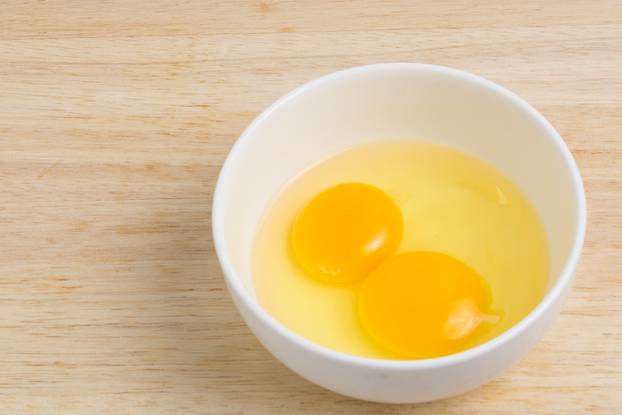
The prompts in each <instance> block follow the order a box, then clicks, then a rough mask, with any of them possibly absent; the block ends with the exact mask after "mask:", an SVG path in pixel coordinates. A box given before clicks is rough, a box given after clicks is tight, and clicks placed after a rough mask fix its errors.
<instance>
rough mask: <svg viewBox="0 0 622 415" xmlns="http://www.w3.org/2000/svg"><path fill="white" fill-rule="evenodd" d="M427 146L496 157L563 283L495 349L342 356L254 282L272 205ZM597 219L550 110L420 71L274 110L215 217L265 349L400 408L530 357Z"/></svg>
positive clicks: (367, 75)
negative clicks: (339, 157) (285, 321)
mask: <svg viewBox="0 0 622 415" xmlns="http://www.w3.org/2000/svg"><path fill="white" fill-rule="evenodd" d="M421 138H423V139H426V140H432V141H436V142H438V143H442V144H447V145H451V146H453V147H456V148H459V149H462V150H464V151H466V152H468V153H471V154H473V155H475V156H477V157H479V158H480V159H483V160H487V161H488V162H490V163H492V164H493V165H495V166H496V167H497V168H498V169H500V170H501V171H502V172H503V173H505V175H507V176H508V177H509V178H510V179H511V180H512V181H513V182H514V183H515V184H517V185H518V186H519V187H520V188H521V189H522V191H523V192H524V193H525V194H526V195H527V196H528V197H529V199H530V200H531V201H532V203H533V204H534V205H535V207H536V209H537V211H538V213H539V215H540V217H541V219H542V222H543V224H544V226H545V228H546V232H547V236H548V239H549V247H550V259H551V261H550V262H551V264H550V275H551V283H550V287H549V290H548V292H547V294H546V296H545V297H544V299H543V300H542V301H541V302H540V304H539V305H538V306H537V307H536V308H535V309H534V310H533V311H532V312H531V313H530V314H529V315H528V316H527V317H525V318H524V319H523V320H522V321H520V322H519V323H518V324H516V325H515V326H514V327H512V328H511V329H510V330H508V331H506V332H504V333H503V334H501V335H500V336H499V337H496V338H495V339H493V340H491V341H489V342H487V343H484V344H482V345H480V346H478V347H475V348H472V349H469V350H466V351H464V352H461V353H457V354H453V355H449V356H445V357H440V358H435V359H425V360H402V361H399V360H378V359H369V358H363V357H357V356H351V355H347V354H344V353H340V352H336V351H334V350H330V349H327V348H325V347H322V346H319V345H317V344H314V343H312V342H311V341H309V340H307V339H305V338H303V337H301V336H299V335H297V334H296V333H294V332H292V331H290V330H289V329H287V328H286V327H284V326H283V325H282V324H280V323H279V322H278V321H276V320H275V319H274V318H272V317H271V316H270V315H269V314H268V313H267V312H266V311H265V310H264V309H263V308H262V307H261V304H259V303H258V302H257V299H256V298H255V295H254V292H253V285H252V278H251V250H252V246H253V239H254V237H255V233H256V229H257V227H258V223H259V221H260V219H261V217H262V214H263V213H264V211H265V209H266V208H267V207H268V205H269V203H270V201H271V200H272V199H273V198H274V197H275V196H276V195H277V194H278V192H279V191H280V190H281V189H282V188H283V186H284V185H285V184H286V183H287V182H288V180H290V179H291V178H293V177H294V176H296V175H297V174H298V173H299V172H300V171H302V170H303V169H305V168H307V167H309V166H310V165H312V164H314V163H316V162H317V161H319V160H322V159H324V158H326V157H327V156H330V155H333V154H335V153H337V152H339V151H341V150H345V149H347V148H350V147H352V146H354V145H357V144H361V143H364V142H368V141H375V140H382V139H393V140H394V139H421ZM585 222H586V208H585V195H584V192H583V184H582V181H581V177H580V174H579V171H578V169H577V166H576V164H575V162H574V160H573V158H572V155H571V154H570V151H569V150H568V148H567V147H566V145H565V144H564V142H563V140H562V139H561V137H560V136H559V134H558V133H557V132H556V131H555V129H554V128H553V127H552V126H551V125H550V124H549V123H548V122H547V121H546V120H545V119H544V117H543V116H542V115H540V113H538V112H537V111H536V110H535V109H534V108H532V107H531V106H530V105H529V104H527V103H526V102H525V101H523V100H522V99H521V98H519V97H518V96H516V95H514V94H513V93H512V92H509V91H508V90H506V89H504V88H502V87H500V86H498V85H496V84H494V83H492V82H490V81H487V80H485V79H482V78H480V77H477V76H474V75H471V74H468V73H466V72H462V71H459V70H455V69H450V68H445V67H440V66H433V65H423V64H408V63H396V64H380V65H370V66H363V67H358V68H352V69H347V70H344V71H340V72H336V73H333V74H330V75H327V76H324V77H322V78H320V79H317V80H315V81H312V82H309V83H307V84H305V85H303V86H301V87H300V88H298V89H296V90H294V91H292V92H290V93H289V94H287V95H286V96H284V97H283V98H281V99H280V100H278V101H277V102H276V103H274V104H273V105H272V106H270V108H268V109H267V110H265V111H264V112H263V113H262V114H261V115H259V116H258V117H257V118H256V119H255V121H253V123H252V124H251V125H250V126H249V127H248V128H247V129H246V131H244V133H243V134H242V135H241V136H240V138H239V139H238V140H237V142H236V143H235V145H234V147H233V149H232V150H231V152H230V154H229V156H228V158H227V160H226V162H225V164H224V166H223V168H222V171H221V173H220V177H219V179H218V184H217V186H216V190H215V193H214V204H213V217H212V225H213V232H214V242H215V246H216V251H217V254H218V258H219V260H220V263H221V265H222V269H223V271H224V274H225V279H226V282H227V285H228V287H229V291H230V293H231V295H232V297H233V300H234V301H235V304H236V306H237V308H238V310H239V311H240V313H241V314H242V317H243V318H244V320H245V321H246V323H247V324H248V326H249V327H250V329H251V330H252V331H253V333H254V334H255V335H256V336H257V338H259V340H260V341H261V342H262V343H263V344H264V346H265V347H266V348H267V349H268V350H269V351H270V352H272V354H273V355H274V356H276V358H277V359H279V360H280V361H281V362H283V363H284V364H285V365H287V366H288V367H289V368H290V369H292V370H293V371H295V372H297V373H299V374H300V375H301V376H303V377H305V378H306V379H308V380H310V381H311V382H314V383H317V384H318V385H321V386H323V387H325V388H328V389H330V390H333V391H335V392H338V393H341V394H344V395H348V396H351V397H355V398H359V399H365V400H370V401H378V402H392V403H406V402H423V401H431V400H435V399H440V398H444V397H448V396H451V395H456V394H459V393H462V392H465V391H467V390H469V389H472V388H475V387H476V386H479V385H481V384H483V383H484V382H486V381H488V380H490V379H491V378H492V377H493V376H495V375H497V374H498V373H500V372H501V371H502V370H504V369H506V368H507V367H508V366H510V365H511V364H513V363H514V362H516V361H517V360H518V359H520V358H521V357H522V356H524V355H525V354H526V353H527V352H528V351H529V349H530V348H531V347H532V346H533V345H534V344H535V343H536V342H537V341H538V340H539V339H540V338H541V337H542V335H543V334H544V332H545V330H546V329H547V327H548V326H549V324H550V323H551V320H552V319H553V318H554V317H555V316H556V315H557V314H558V312H559V309H560V306H561V304H562V301H563V299H564V298H565V297H566V295H567V293H568V291H569V289H570V286H571V282H572V279H573V273H574V271H575V268H576V266H577V262H578V260H579V256H580V253H581V248H582V245H583V236H584V233H585ZM568 341H572V339H568Z"/></svg>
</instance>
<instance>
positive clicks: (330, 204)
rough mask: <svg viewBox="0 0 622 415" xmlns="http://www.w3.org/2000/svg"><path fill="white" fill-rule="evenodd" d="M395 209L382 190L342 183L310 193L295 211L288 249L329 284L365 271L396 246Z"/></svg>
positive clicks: (398, 217) (355, 277) (399, 219)
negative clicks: (305, 201) (302, 206)
mask: <svg viewBox="0 0 622 415" xmlns="http://www.w3.org/2000/svg"><path fill="white" fill-rule="evenodd" d="M403 227H404V224H403V220H402V214H401V212H400V209H399V208H398V206H397V205H396V204H395V202H394V201H393V199H391V198H390V197H389V196H388V195H387V194H386V193H384V192H383V191H382V190H380V189H378V188H376V187H374V186H371V185H368V184H363V183H343V184H339V185H337V186H334V187H331V188H329V189H327V190H325V191H323V192H322V193H320V194H318V195H317V196H315V197H314V198H313V199H311V201H310V202H309V203H308V204H307V205H306V206H305V207H304V208H303V209H302V210H301V211H300V213H299V214H298V216H297V217H296V219H295V221H294V226H293V229H292V236H291V238H292V247H293V250H294V255H295V257H296V258H297V260H298V262H299V263H300V265H301V266H302V267H303V268H304V269H305V270H306V271H307V273H309V274H310V275H312V276H314V277H316V278H319V279H322V280H324V281H328V282H332V283H346V282H352V281H356V280H358V279H360V278H362V277H364V276H365V275H367V274H369V273H370V272H371V271H372V270H373V269H374V268H375V267H376V266H377V265H378V264H380V262H382V261H383V260H385V259H386V258H388V257H389V256H390V255H391V254H392V253H393V251H394V250H395V249H396V248H397V246H398V245H399V243H400V241H401V238H402V233H403Z"/></svg>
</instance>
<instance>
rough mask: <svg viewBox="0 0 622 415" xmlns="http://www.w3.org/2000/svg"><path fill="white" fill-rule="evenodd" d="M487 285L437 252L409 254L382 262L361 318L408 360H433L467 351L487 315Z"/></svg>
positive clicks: (365, 294) (367, 288)
mask: <svg viewBox="0 0 622 415" xmlns="http://www.w3.org/2000/svg"><path fill="white" fill-rule="evenodd" d="M489 303H490V298H489V295H488V292H487V289H486V287H485V286H484V285H483V281H482V279H481V278H480V277H479V276H478V275H477V274H476V273H475V271H473V270H472V269H471V268H469V267H468V266H467V265H465V264H464V263H462V262H460V261H459V260H457V259H455V258H452V257H450V256H448V255H445V254H441V253H438V252H423V251H418V252H408V253H404V254H400V255H397V256H395V257H393V258H391V259H388V260H387V261H385V262H383V263H382V264H381V265H380V266H379V267H378V268H376V269H375V270H374V271H373V272H372V273H371V274H370V275H369V276H368V277H367V278H366V279H365V281H364V282H363V285H362V287H361V290H360V293H359V299H358V313H359V317H360V320H361V323H362V325H363V327H364V328H365V330H366V331H367V332H368V334H369V335H370V336H371V337H372V338H373V339H374V340H376V341H377V342H378V343H379V344H380V345H382V346H383V347H385V348H386V349H388V350H390V351H392V352H394V353H397V354H398V355H400V356H403V357H406V358H429V357H436V356H442V355H447V354H451V353H455V352H458V351H460V350H462V349H463V348H464V343H465V342H467V341H468V340H469V338H470V335H472V334H473V333H474V332H475V330H476V329H477V328H478V327H479V326H480V325H481V323H482V322H487V321H489V322H493V321H494V320H495V319H496V317H495V316H490V315H487V314H486V313H487V312H488V307H489V305H490V304H489Z"/></svg>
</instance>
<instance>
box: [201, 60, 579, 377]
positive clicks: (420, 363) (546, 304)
mask: <svg viewBox="0 0 622 415" xmlns="http://www.w3.org/2000/svg"><path fill="white" fill-rule="evenodd" d="M397 69H399V70H412V71H422V70H423V71H432V72H435V73H438V74H442V75H445V76H450V77H454V78H457V79H460V80H462V81H465V82H470V83H474V84H478V86H481V87H483V88H486V89H488V90H491V91H493V92H495V93H497V94H499V95H502V96H504V97H505V98H506V99H508V100H509V101H511V102H512V103H513V104H515V105H516V106H517V107H519V109H522V110H523V111H525V112H527V113H528V114H529V115H530V116H531V118H532V119H533V120H534V121H536V122H537V123H538V124H540V126H541V127H542V128H543V129H544V130H545V131H546V133H547V136H548V138H549V139H551V140H552V141H553V143H554V144H555V146H556V147H557V150H558V151H559V153H560V154H561V155H562V157H563V159H564V162H565V167H566V168H567V170H568V172H569V173H570V175H571V178H572V182H573V190H574V194H575V195H576V204H577V222H578V223H577V224H576V232H575V235H574V241H573V244H572V249H571V251H570V254H569V255H568V257H567V258H566V261H565V264H564V267H563V270H562V272H561V274H560V275H559V277H558V278H557V280H556V282H555V284H554V285H553V287H551V288H550V289H549V291H548V292H547V293H546V295H545V296H544V298H542V300H540V302H539V303H538V305H537V306H536V307H535V308H534V309H533V310H531V311H530V312H529V314H527V316H525V317H524V318H523V319H522V320H520V321H519V322H517V323H516V324H514V325H513V326H512V327H510V328H509V329H508V330H506V331H504V332H503V333H501V334H500V335H498V336H497V337H494V338H492V339H490V340H488V341H486V342H485V343H482V344H480V345H478V346H475V347H472V348H470V349H467V350H463V351H461V352H458V353H454V354H450V355H446V356H441V357H434V358H428V359H414V360H391V359H376V358H369V357H363V356H356V355H351V354H347V353H343V352H339V351H336V350H333V349H330V348H328V347H325V346H322V345H319V344H317V343H314V342H312V341H311V340H309V339H307V338H305V337H303V336H301V335H299V334H297V333H295V332H293V331H291V330H290V329H289V328H287V327H285V326H284V325H283V324H282V323H280V322H279V321H278V320H276V319H275V318H274V317H272V316H271V315H270V314H269V313H268V312H267V311H266V310H265V309H264V308H263V307H262V306H261V305H260V304H259V302H258V301H257V300H256V299H255V298H253V297H252V296H251V295H250V294H249V293H248V291H247V290H246V288H245V287H244V285H243V284H242V282H241V280H240V279H239V278H237V277H236V272H235V269H234V267H233V266H232V264H231V260H230V258H229V256H228V254H227V251H226V249H225V241H224V233H223V232H222V231H221V229H222V226H223V225H222V217H223V214H222V212H223V210H224V209H225V206H224V205H223V203H221V200H223V198H222V194H223V193H224V192H225V185H224V183H225V182H226V181H227V178H228V177H229V175H230V172H231V169H232V168H233V167H232V166H233V163H234V160H235V159H236V157H237V155H238V154H239V153H240V152H241V151H242V149H243V147H244V145H245V143H246V142H247V141H249V140H250V138H251V137H252V133H253V131H254V130H255V129H256V128H257V127H258V126H259V125H260V124H261V123H262V122H264V121H265V120H266V119H267V118H268V117H269V116H270V115H271V114H272V113H273V112H275V111H277V110H278V109H279V108H280V107H281V106H283V105H284V104H286V103H287V102H288V101H290V100H292V99H294V98H296V97H297V96H299V95H302V94H304V93H306V92H308V91H310V90H312V89H314V88H316V87H318V86H320V85H322V84H325V83H327V82H331V81H337V80H340V79H343V78H347V77H350V76H352V75H358V74H361V73H365V72H372V71H386V70H397ZM586 222H587V208H586V200H585V191H584V187H583V181H582V179H581V174H580V172H579V169H578V166H577V164H576V162H575V160H574V158H573V156H572V153H571V152H570V150H569V149H568V147H567V145H566V143H565V142H564V140H563V139H562V138H561V136H560V135H559V133H558V132H557V131H556V130H555V128H554V127H553V126H552V125H551V124H550V123H549V122H548V121H547V120H546V118H544V116H543V115H542V114H540V113H539V112H538V111H537V110H536V109H535V108H533V107H532V106H531V105H530V104H529V103H527V101H525V100H524V99H523V98H521V97H519V96H518V95H517V94H515V93H514V92H512V91H510V90H508V89H506V88H504V87H502V86H500V85H498V84H496V83H494V82H492V81H489V80H487V79H485V78H483V77H480V76H478V75H474V74H471V73H469V72H466V71H463V70H460V69H455V68H450V67H446V66H440V65H432V64H424V63H406V62H396V63H379V64H371V65H364V66H357V67H352V68H347V69H342V70H339V71H337V72H332V73H329V74H327V75H324V76H321V77H319V78H316V79H314V80H311V81H309V82H306V83H305V84H303V85H301V86H299V87H297V88H295V89H294V90H292V91H290V92H288V93H287V94H285V95H284V96H282V97H281V98H279V99H278V100H277V101H275V102H274V103H272V104H271V105H270V106H269V107H268V108H267V109H265V110H264V111H263V112H261V114H259V115H258V116H257V117H256V118H255V119H254V120H253V121H252V122H251V124H250V125H249V126H248V127H247V128H246V129H245V130H244V131H243V132H242V134H241V135H240V136H239V138H238V139H237V140H236V141H235V143H234V145H233V146H232V148H231V150H230V151H229V154H228V155H227V158H226V159H225V161H224V163H223V166H222V168H221V171H220V174H219V176H218V179H217V182H216V186H215V190H214V193H213V200H212V237H213V241H214V246H215V249H216V255H217V257H218V260H219V262H220V265H221V268H222V270H223V273H224V276H225V280H226V282H227V286H228V287H229V290H231V291H233V293H232V294H235V295H236V296H237V297H238V298H240V299H241V300H242V301H243V302H244V303H245V305H246V306H247V307H248V308H249V309H250V311H251V312H252V313H253V314H254V315H256V316H257V318H259V319H260V320H261V322H262V323H263V324H265V325H267V326H269V327H270V328H271V329H272V330H273V331H274V332H276V333H277V334H279V335H280V336H283V337H285V338H286V339H287V340H288V341H289V342H291V343H294V344H295V345H296V346H298V347H300V348H302V349H304V350H306V351H307V352H310V353H313V354H316V355H319V356H321V357H323V358H326V359H330V360H333V361H338V362H341V363H346V364H349V365H353V366H360V367H366V368H380V369H389V370H398V371H403V370H406V371H409V370H423V369H430V368H438V367H445V366H451V365H457V364H461V363H464V362H466V361H469V360H473V359H475V358H477V357H479V356H482V355H485V354H487V353H490V352H492V351H493V350H495V349H498V348H499V347H501V346H503V345H504V344H506V343H508V342H510V341H511V340H512V339H514V338H515V337H517V336H518V335H519V334H520V333H521V332H524V331H525V330H527V329H528V328H529V327H530V326H532V325H533V324H534V323H535V322H536V321H537V320H538V319H540V318H541V317H542V316H543V315H544V314H545V313H546V312H547V310H549V309H550V308H551V307H552V306H553V305H554V303H555V302H556V300H557V299H558V298H559V297H560V296H561V295H562V294H563V293H564V291H565V289H566V288H567V287H568V286H570V285H571V284H572V280H573V277H574V271H575V269H576V267H577V264H578V261H579V258H580V255H581V250H582V248H583V242H584V238H585V228H586Z"/></svg>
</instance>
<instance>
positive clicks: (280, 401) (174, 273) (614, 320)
mask: <svg viewBox="0 0 622 415" xmlns="http://www.w3.org/2000/svg"><path fill="white" fill-rule="evenodd" d="M389 61H405V62H428V63H435V64H442V65H449V66H454V67H458V68H462V69H465V70H468V71H472V72H474V73H477V74H480V75H483V76H485V77H487V78H489V79H491V80H493V81H496V82H498V83H501V84H502V85H504V86H506V87H508V88H510V89H512V90H514V91H515V92H517V93H518V94H519V95H521V96H523V97H524V98H526V99H527V100H528V101H529V102H531V103H532V104H533V105H534V106H535V107H536V108H538V109H539V110H540V111H541V112H542V113H543V114H544V115H545V116H546V117H547V118H548V119H549V120H551V122H552V123H553V125H555V126H556V127H557V129H558V130H559V131H560V133H561V134H562V136H563V137H564V138H565V139H566V141H567V142H568V144H569V146H570V147H571V149H572V151H573V153H574V155H575V157H576V158H577V161H578V163H579V165H580V168H581V171H582V173H583V176H584V180H585V185H586V190H587V195H588V205H589V225H588V234H587V241H586V245H585V250H584V255H583V262H582V264H581V266H580V269H579V271H578V275H577V280H576V284H575V289H574V291H573V292H572V294H571V296H570V299H569V301H568V302H567V303H566V305H565V308H564V310H563V313H562V315H561V316H560V318H558V319H557V320H556V322H555V324H554V327H553V328H552V330H551V331H550V332H549V333H548V334H547V336H546V338H545V339H544V341H542V342H541V343H540V344H539V345H538V346H537V347H536V348H535V349H534V350H533V351H532V352H531V353H530V354H529V356H528V357H527V358H526V359H525V360H524V361H523V362H521V363H520V364H518V365H517V366H515V367H514V368H513V369H511V370H509V371H508V372H506V373H505V374H504V375H502V376H500V377H499V378H497V379H496V380H494V381H493V382H491V383H490V384H488V385H486V386H484V387H482V388H480V389H477V390H475V391H473V392H471V393H468V394H466V395H463V396H460V397H456V398H453V399H449V400H445V401H441V402H436V403H431V404H424V405H419V406H387V405H378V404H370V403H365V402H360V401H354V400H351V399H347V398H344V397H341V396H338V395H335V394H333V393H330V392H327V391H324V390H323V389H321V388H319V387H317V386H314V385H312V384H310V383H308V382H306V381H304V380H303V379H301V378H299V377H298V376H297V375H295V374H293V373H291V372H290V371H289V370H287V369H286V368H285V367H283V366H282V365H281V364H280V363H279V362H277V361H276V360H275V359H274V358H272V357H271V356H270V355H269V354H268V353H267V352H266V351H265V350H264V349H263V348H262V347H261V346H260V344H259V343H258V342H257V340H255V338H254V337H253V336H252V335H251V334H250V332H249V331H248V329H247V328H246V327H245V325H244V324H243V323H242V321H241V319H240V317H239V316H238V314H237V312H236V311H235V309H234V307H233V304H232V302H231V301H230V299H229V296H228V294H227V292H226V291H225V287H224V285H223V279H222V276H221V273H220V270H219V268H218V264H217V260H216V258H215V255H214V249H213V246H212V241H211V235H210V233H211V229H210V203H211V193H212V190H213V187H214V182H215V179H216V175H217V173H218V171H219V168H220V165H221V164H222V161H223V159H224V157H225V155H226V153H227V151H228V149H229V148H230V146H231V144H232V143H233V141H234V140H235V139H236V137H237V136H238V135H239V133H240V132H241V131H242V130H243V129H244V127H245V126H246V125H247V124H248V123H249V122H250V121H251V120H252V119H253V118H254V117H255V116H256V115H257V114H258V113H259V112H260V111H261V110H262V109H263V108H265V107H266V106H267V105H268V104H270V103H271V102H272V101H274V100H275V99H277V98H278V97H279V96H281V95H282V94H284V93H286V92H287V91H289V90H290V89H292V88H293V87H295V86H297V85H299V84H301V83H303V82H305V81H308V80H310V79H312V78H315V77H318V76H320V75H323V74H326V73H328V72H331V71H334V70H337V69H341V68H345V67H349V66H354V65H361V64H367V63H375V62H389ZM621 131H622V4H621V3H620V2H619V1H616V0H611V1H599V2H598V1H562V0H558V1H555V0H549V1H541V2H537V1H532V0H523V1H512V2H509V1H508V2H499V1H472V0H461V1H443V2H436V1H422V2H410V1H404V2H387V1H367V2H350V1H338V2H321V1H316V0H309V1H287V2H272V1H257V2H254V1H220V2H214V1H199V0H197V1H189V0H177V1H146V0H131V1H126V0H119V1H111V2H108V1H107V2H103V1H88V0H76V1H51V0H50V1H40V2H39V1H6V0H0V413H2V414H13V413H29V414H30V413H32V414H94V413H111V414H195V413H196V414H242V413H244V414H294V413H297V414H315V413H317V414H440V413H443V414H461V415H462V414H583V413H595V414H620V413H622V356H621V354H622V177H621V173H622V138H621V137H620V133H621Z"/></svg>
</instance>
